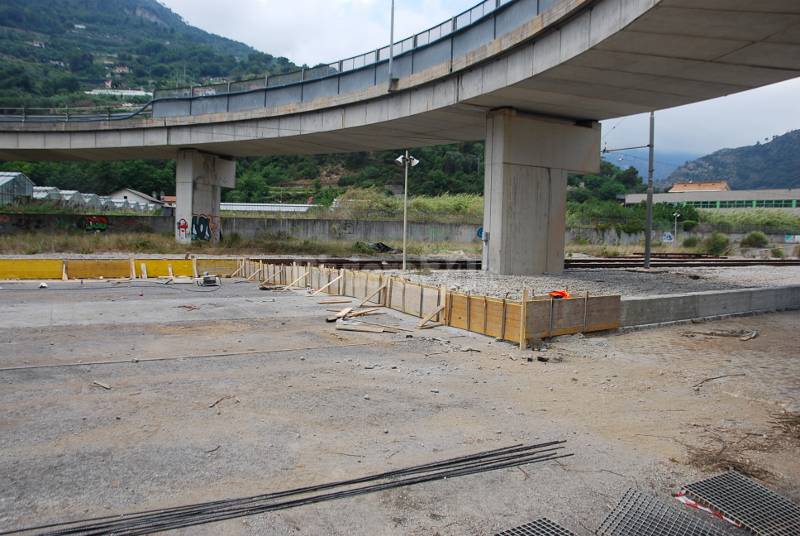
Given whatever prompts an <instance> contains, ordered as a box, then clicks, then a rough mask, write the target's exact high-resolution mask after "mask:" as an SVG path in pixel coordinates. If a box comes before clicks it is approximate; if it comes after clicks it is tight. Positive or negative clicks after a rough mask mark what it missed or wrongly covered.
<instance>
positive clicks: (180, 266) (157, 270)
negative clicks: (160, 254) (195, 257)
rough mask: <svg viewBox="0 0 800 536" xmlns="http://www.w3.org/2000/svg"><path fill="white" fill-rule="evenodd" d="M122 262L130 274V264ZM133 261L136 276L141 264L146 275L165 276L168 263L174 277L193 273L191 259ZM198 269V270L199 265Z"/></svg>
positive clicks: (138, 273)
mask: <svg viewBox="0 0 800 536" xmlns="http://www.w3.org/2000/svg"><path fill="white" fill-rule="evenodd" d="M124 262H125V264H126V265H127V266H128V274H130V264H129V262H128V261H127V260H126V261H124ZM133 262H134V265H135V267H136V276H137V277H141V275H142V274H141V273H140V271H141V266H142V264H144V265H145V266H146V267H147V277H167V276H168V275H169V266H170V265H171V266H172V275H174V276H175V277H192V275H193V273H194V270H193V269H192V261H191V260H187V259H135V260H134V261H133ZM198 270H200V268H199V267H198ZM67 273H68V274H69V266H67ZM71 277H72V276H71V275H70V278H71Z"/></svg>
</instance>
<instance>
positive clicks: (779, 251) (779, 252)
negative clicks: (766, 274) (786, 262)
mask: <svg viewBox="0 0 800 536" xmlns="http://www.w3.org/2000/svg"><path fill="white" fill-rule="evenodd" d="M769 252H770V254H771V255H772V256H773V257H775V258H776V259H782V258H783V255H784V253H783V248H772V249H771V250H769Z"/></svg>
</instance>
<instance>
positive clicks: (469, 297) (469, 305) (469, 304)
mask: <svg viewBox="0 0 800 536" xmlns="http://www.w3.org/2000/svg"><path fill="white" fill-rule="evenodd" d="M471 316H472V292H471V291H470V292H467V331H472V330H471V329H470V325H471V324H472V323H471V322H470V317H471Z"/></svg>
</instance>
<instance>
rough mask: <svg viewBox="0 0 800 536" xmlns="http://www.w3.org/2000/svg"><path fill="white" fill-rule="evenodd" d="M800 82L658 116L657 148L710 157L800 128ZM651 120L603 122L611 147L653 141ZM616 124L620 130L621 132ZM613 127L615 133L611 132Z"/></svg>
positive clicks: (658, 112) (699, 104) (607, 142)
mask: <svg viewBox="0 0 800 536" xmlns="http://www.w3.org/2000/svg"><path fill="white" fill-rule="evenodd" d="M799 103H800V78H795V79H794V80H788V81H786V82H781V83H779V84H773V85H771V86H766V87H762V88H759V89H754V90H751V91H745V92H743V93H736V94H734V95H729V96H727V97H720V98H718V99H713V100H710V101H705V102H699V103H695V104H689V105H687V106H680V107H678V108H671V109H668V110H662V111H657V112H656V147H659V148H660V149H662V150H666V151H683V152H693V153H700V154H704V153H709V152H713V151H716V150H718V149H722V148H725V147H741V146H743V145H753V144H755V143H756V142H757V141H762V142H763V141H764V140H765V139H766V138H771V137H772V136H774V135H780V134H785V133H786V132H788V131H790V130H795V129H798V128H800V104H799ZM648 121H649V120H648V116H647V115H646V114H645V115H636V116H631V117H628V118H625V119H623V120H621V121H620V120H619V119H614V120H611V121H605V122H604V124H603V130H604V138H603V142H604V143H605V144H607V145H608V147H609V148H613V147H620V146H622V147H626V146H634V145H643V144H646V143H647V137H648ZM615 125H617V126H616V128H615ZM612 128H613V131H612V130H611V129H612Z"/></svg>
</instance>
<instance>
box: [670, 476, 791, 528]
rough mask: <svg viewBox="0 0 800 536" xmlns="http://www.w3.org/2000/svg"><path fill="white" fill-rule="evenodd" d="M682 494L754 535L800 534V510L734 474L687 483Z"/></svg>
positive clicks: (758, 485) (747, 479) (763, 488)
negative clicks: (717, 512)
mask: <svg viewBox="0 0 800 536" xmlns="http://www.w3.org/2000/svg"><path fill="white" fill-rule="evenodd" d="M684 491H685V492H686V494H687V495H688V496H689V497H691V498H692V499H694V500H695V501H697V502H698V503H700V504H704V505H706V506H709V507H711V508H713V509H715V510H718V511H719V512H721V513H722V514H723V515H725V516H726V517H728V518H730V519H733V520H734V521H738V522H739V523H741V524H742V526H744V527H745V528H748V529H750V530H752V531H753V532H755V533H756V534H761V535H763V536H797V535H798V534H800V507H798V506H797V505H795V504H793V503H791V502H789V501H788V500H787V499H785V498H783V497H781V496H780V495H778V494H777V493H774V492H772V491H770V490H768V489H767V488H765V487H764V486H762V485H761V484H758V483H757V482H755V481H753V480H751V479H749V478H747V477H745V476H743V475H741V474H739V473H737V472H736V471H731V472H729V473H723V474H721V475H718V476H715V477H711V478H708V479H706V480H701V481H700V482H695V483H694V484H689V485H688V486H686V487H685V488H684Z"/></svg>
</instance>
